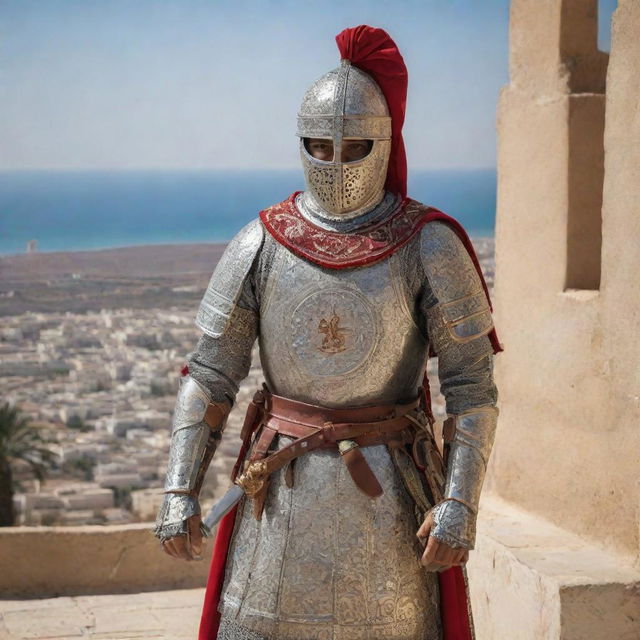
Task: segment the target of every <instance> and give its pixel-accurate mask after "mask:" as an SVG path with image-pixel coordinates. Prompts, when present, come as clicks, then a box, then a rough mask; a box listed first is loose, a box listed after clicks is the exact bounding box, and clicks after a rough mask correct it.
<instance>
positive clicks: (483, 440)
mask: <svg viewBox="0 0 640 640" xmlns="http://www.w3.org/2000/svg"><path fill="white" fill-rule="evenodd" d="M497 418H498V409H497V408H496V407H494V406H488V407H479V408H477V409H472V410H469V411H468V412H465V413H462V414H460V415H458V416H456V417H455V434H454V436H453V440H452V441H451V443H450V445H449V447H450V448H449V454H448V462H447V477H446V483H445V490H444V499H443V500H442V502H440V503H438V504H437V505H436V506H435V507H434V509H433V512H432V513H433V520H434V525H435V526H434V527H433V529H432V531H431V535H432V536H433V537H434V538H437V539H438V540H440V541H441V542H444V543H445V544H447V545H449V546H450V547H462V548H464V549H473V547H474V543H475V537H476V517H477V513H478V503H479V501H480V491H481V489H482V483H483V481H484V475H485V471H486V468H487V462H488V460H489V454H490V453H491V447H492V446H493V439H494V436H495V430H496V422H497Z"/></svg>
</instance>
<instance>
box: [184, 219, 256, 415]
mask: <svg viewBox="0 0 640 640" xmlns="http://www.w3.org/2000/svg"><path fill="white" fill-rule="evenodd" d="M263 240H264V231H263V229H262V225H261V224H260V222H259V221H258V220H255V221H253V222H251V223H249V224H248V225H247V226H246V227H244V228H243V229H242V230H241V231H240V232H239V233H238V235H236V236H235V238H234V239H233V240H232V241H231V242H230V243H229V245H228V246H227V248H226V250H225V252H224V254H223V255H222V258H221V259H220V262H219V263H218V265H217V267H216V269H215V271H214V272H213V275H212V276H211V281H210V282H209V286H208V287H207V290H206V292H205V294H204V297H203V299H202V302H201V303H200V308H199V309H198V313H197V316H196V326H197V327H198V328H199V329H200V330H201V331H202V337H201V338H200V340H199V342H198V344H197V345H196V348H195V350H194V351H193V352H192V353H190V354H189V355H188V357H187V361H188V365H189V372H190V375H191V376H192V377H193V378H195V379H196V380H197V381H198V382H200V384H202V385H203V386H204V387H205V388H207V389H208V390H209V392H210V393H211V397H212V399H213V400H216V401H218V402H228V403H230V404H233V401H234V399H235V396H236V394H237V393H238V386H239V384H240V382H241V381H242V380H243V379H244V378H245V377H246V376H247V374H248V372H249V367H250V366H251V349H252V346H253V343H254V342H255V340H256V337H257V333H258V321H259V317H258V302H257V298H256V294H255V279H254V274H253V267H254V265H255V263H256V258H257V256H258V254H259V251H260V248H261V246H262V242H263Z"/></svg>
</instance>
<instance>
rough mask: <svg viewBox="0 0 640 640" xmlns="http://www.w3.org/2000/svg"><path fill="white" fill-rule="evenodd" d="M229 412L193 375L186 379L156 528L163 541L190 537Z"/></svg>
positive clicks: (176, 409) (175, 423)
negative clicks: (191, 521) (189, 521)
mask: <svg viewBox="0 0 640 640" xmlns="http://www.w3.org/2000/svg"><path fill="white" fill-rule="evenodd" d="M229 409H230V407H229V405H228V404H225V403H216V402H211V395H210V393H209V392H208V391H207V390H206V389H205V388H204V387H203V386H202V385H201V384H199V383H198V382H196V381H195V380H194V379H193V378H191V377H190V376H185V377H184V378H182V380H181V386H180V391H179V393H178V398H177V400H176V408H175V411H174V414H173V433H172V436H171V450H170V453H169V465H168V468H167V478H166V481H165V487H164V490H165V494H166V495H165V497H164V502H163V504H162V506H161V508H160V511H159V513H158V518H157V520H156V527H155V535H156V536H157V537H158V538H160V540H161V541H163V542H164V541H165V540H168V539H169V538H173V537H175V536H178V535H183V534H186V533H187V522H186V521H187V519H188V518H190V517H191V516H193V515H198V514H199V513H200V505H199V503H198V494H199V493H200V488H201V487H202V481H203V480H204V474H205V472H206V470H207V467H208V466H209V463H210V462H211V458H212V457H213V454H214V453H215V450H216V448H217V446H218V443H219V442H220V438H221V436H222V431H223V429H224V424H225V420H226V417H227V415H228V413H229Z"/></svg>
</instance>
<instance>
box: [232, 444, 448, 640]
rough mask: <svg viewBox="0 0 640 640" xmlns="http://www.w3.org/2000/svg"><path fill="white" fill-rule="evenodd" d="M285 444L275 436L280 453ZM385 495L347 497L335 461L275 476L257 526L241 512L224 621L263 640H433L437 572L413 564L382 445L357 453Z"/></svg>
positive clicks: (318, 459)
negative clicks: (289, 476)
mask: <svg viewBox="0 0 640 640" xmlns="http://www.w3.org/2000/svg"><path fill="white" fill-rule="evenodd" d="M288 441H289V439H287V438H281V442H280V445H279V446H283V445H284V444H285V443H286V442H288ZM363 454H364V455H365V457H366V459H367V461H368V462H369V464H370V466H371V468H372V469H373V470H374V472H375V473H376V476H377V477H378V480H379V481H380V483H381V485H382V487H383V489H384V493H383V495H382V496H380V497H379V498H378V499H376V500H372V499H370V498H368V497H367V496H365V495H364V494H362V493H361V492H359V491H357V490H355V488H354V486H353V481H352V479H351V477H350V475H349V474H348V472H347V470H346V468H345V466H344V464H343V462H342V460H341V459H340V456H339V454H337V453H336V452H333V451H314V452H311V453H310V454H307V455H306V456H303V457H302V458H299V459H298V460H297V461H296V464H295V468H294V485H293V488H292V489H289V488H288V487H287V486H286V483H285V481H284V474H283V471H280V472H278V473H276V474H274V476H273V478H272V482H271V485H270V487H269V495H268V497H267V501H266V506H265V512H264V514H263V516H262V520H261V521H260V522H258V521H256V520H255V519H254V518H253V516H252V515H251V513H250V508H249V505H248V504H247V505H245V507H244V511H243V513H242V514H240V515H239V516H238V520H237V522H238V525H237V530H236V532H235V535H234V542H233V544H232V547H231V549H230V552H229V553H230V560H229V562H228V564H227V579H226V584H225V587H224V595H223V604H222V608H221V611H222V613H223V618H227V619H229V620H233V621H234V622H235V623H236V624H238V625H240V626H241V627H243V628H246V629H249V630H251V631H252V632H254V633H258V634H259V635H260V636H262V637H264V638H269V639H273V638H277V639H278V640H281V639H291V640H293V639H296V640H301V639H304V640H324V639H330V638H331V639H333V638H335V639H336V640H364V639H365V638H389V639H392V638H397V639H400V638H402V639H403V640H424V638H429V639H430V640H431V639H433V640H438V638H440V637H441V636H440V634H441V630H440V615H439V592H438V582H437V575H436V574H435V573H428V572H426V571H424V569H423V568H422V567H421V566H420V563H419V557H420V553H421V547H420V545H419V543H418V540H417V538H416V536H415V531H416V521H415V518H414V514H413V502H412V500H411V498H410V497H409V496H408V494H407V493H406V491H405V489H404V487H403V484H402V481H401V479H400V477H399V475H398V474H397V473H396V471H395V467H394V465H393V463H392V461H391V459H390V457H389V452H388V451H387V449H386V447H384V446H376V447H367V448H365V449H363Z"/></svg>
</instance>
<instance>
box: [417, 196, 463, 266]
mask: <svg viewBox="0 0 640 640" xmlns="http://www.w3.org/2000/svg"><path fill="white" fill-rule="evenodd" d="M425 208H426V209H429V208H428V207H425ZM431 213H432V219H428V218H427V222H425V224H424V225H423V226H422V229H421V230H420V248H421V254H422V255H433V256H437V255H445V256H448V257H452V256H453V255H454V254H457V253H459V254H460V255H462V256H468V251H467V250H466V248H465V246H464V243H463V242H462V239H461V238H460V235H459V234H458V233H457V232H456V229H455V227H456V226H457V227H459V228H460V230H462V226H461V225H460V223H458V222H457V221H456V220H455V219H453V218H451V217H450V216H447V215H445V214H442V212H440V211H437V210H433V209H432V210H431Z"/></svg>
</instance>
